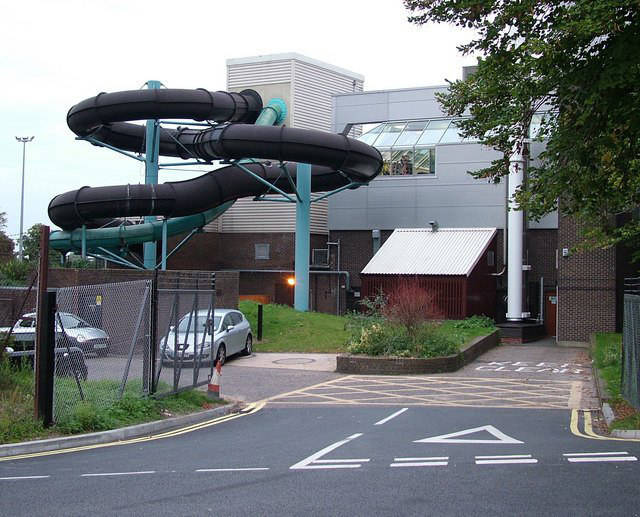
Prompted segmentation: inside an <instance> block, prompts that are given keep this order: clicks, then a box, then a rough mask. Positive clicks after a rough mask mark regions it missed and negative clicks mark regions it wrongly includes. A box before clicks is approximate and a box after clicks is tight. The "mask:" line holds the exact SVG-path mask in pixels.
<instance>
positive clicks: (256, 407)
mask: <svg viewBox="0 0 640 517" xmlns="http://www.w3.org/2000/svg"><path fill="white" fill-rule="evenodd" d="M265 404H266V403H265V402H254V403H252V404H249V405H248V406H247V407H246V408H245V409H243V410H242V411H240V412H239V413H230V414H228V415H223V416H221V417H217V418H214V419H212V420H205V421H204V422H200V423H197V424H193V425H189V426H186V427H181V428H178V429H174V430H173V431H167V432H165V433H160V434H154V435H148V436H141V437H139V438H130V439H127V440H120V441H115V442H107V443H97V444H93V445H79V446H77V447H69V448H67V449H55V450H51V451H42V452H32V453H27V454H17V455H15V456H4V457H2V458H0V462H3V461H13V460H22V459H26V458H37V457H40V456H53V455H56V454H67V453H69V452H79V451H87V450H92V449H102V448H104V447H115V446H118V445H129V444H132V443H140V442H147V441H153V440H160V439H162V438H170V437H172V436H179V435H181V434H185V433H190V432H192V431H197V430H199V429H204V428H206V427H211V426H213V425H218V424H221V423H223V422H228V421H230V420H235V419H236V418H240V417H243V416H247V415H251V414H253V413H256V412H257V411H260V410H261V409H262V408H263V407H264V406H265Z"/></svg>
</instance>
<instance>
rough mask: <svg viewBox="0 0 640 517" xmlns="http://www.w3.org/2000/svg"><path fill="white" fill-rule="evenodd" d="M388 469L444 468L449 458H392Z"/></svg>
mask: <svg viewBox="0 0 640 517" xmlns="http://www.w3.org/2000/svg"><path fill="white" fill-rule="evenodd" d="M393 461H394V463H392V464H391V465H389V466H390V467H446V466H447V465H449V456H432V457H429V458H393Z"/></svg>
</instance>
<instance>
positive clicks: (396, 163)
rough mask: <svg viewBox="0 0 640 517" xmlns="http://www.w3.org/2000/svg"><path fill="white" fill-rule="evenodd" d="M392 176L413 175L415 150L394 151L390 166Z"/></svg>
mask: <svg viewBox="0 0 640 517" xmlns="http://www.w3.org/2000/svg"><path fill="white" fill-rule="evenodd" d="M389 174H390V175H391V176H409V175H411V174H413V149H393V150H392V151H391V159H390V164H389Z"/></svg>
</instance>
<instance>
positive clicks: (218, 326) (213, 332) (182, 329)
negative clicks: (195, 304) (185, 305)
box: [160, 309, 253, 364]
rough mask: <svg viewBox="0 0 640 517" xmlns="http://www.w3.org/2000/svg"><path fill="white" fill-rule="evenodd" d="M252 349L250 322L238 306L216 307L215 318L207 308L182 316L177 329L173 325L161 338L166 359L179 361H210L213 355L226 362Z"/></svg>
mask: <svg viewBox="0 0 640 517" xmlns="http://www.w3.org/2000/svg"><path fill="white" fill-rule="evenodd" d="M212 342H213V353H212V352H211V344H212ZM194 344H195V346H194ZM252 349H253V336H252V334H251V325H250V324H249V322H248V321H247V318H245V317H244V314H242V313H241V312H240V311H238V310H235V309H216V310H215V311H214V313H213V318H210V314H209V311H208V310H206V309H203V310H199V311H196V312H190V313H188V314H185V315H184V316H182V318H180V321H179V323H178V330H177V332H176V329H175V328H174V327H173V326H172V327H170V328H169V333H168V334H167V335H166V336H164V337H163V338H162V339H161V340H160V352H161V355H162V357H163V359H164V360H169V361H176V362H178V361H185V362H191V361H193V360H194V358H195V359H197V360H199V361H207V360H208V359H210V358H211V357H214V358H215V359H217V360H218V361H220V364H224V363H225V361H226V360H227V357H229V356H232V355H235V354H238V353H241V354H243V355H251V352H252Z"/></svg>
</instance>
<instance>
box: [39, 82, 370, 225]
mask: <svg viewBox="0 0 640 517" xmlns="http://www.w3.org/2000/svg"><path fill="white" fill-rule="evenodd" d="M261 109H262V100H261V98H260V96H259V95H258V93H257V92H255V91H253V90H244V91H242V92H241V93H227V92H209V91H206V90H176V89H156V90H153V89H149V90H132V91H124V92H117V93H101V94H99V95H97V96H96V97H92V98H90V99H87V100H85V101H83V102H81V103H80V104H77V105H75V106H73V107H72V108H71V110H69V113H68V115H67V124H68V125H69V128H70V129H71V130H72V131H73V132H74V133H76V135H78V136H80V137H92V138H95V139H96V140H99V141H100V142H103V143H105V144H109V145H112V146H115V147H117V148H119V149H122V150H127V151H132V152H144V149H145V134H146V133H145V127H144V126H143V125H139V124H132V123H129V122H126V121H130V120H144V119H172V118H173V119H193V120H197V121H202V120H209V121H215V122H218V123H219V124H218V125H217V126H215V127H212V128H207V129H204V130H196V129H183V128H177V129H166V128H162V131H161V133H160V154H161V155H164V156H175V157H179V158H183V159H188V158H194V157H196V158H199V159H201V160H205V161H207V162H209V161H213V160H237V159H242V158H255V159H258V160H273V161H274V162H275V163H273V164H272V163H269V162H266V163H265V162H256V163H243V166H244V167H246V168H247V169H250V170H251V171H252V172H254V173H255V174H257V175H259V176H261V177H262V178H263V179H265V180H266V181H268V182H269V183H271V184H273V185H275V186H277V187H278V188H280V189H281V190H283V191H285V192H292V186H291V184H290V182H289V180H288V178H287V177H286V175H285V174H283V171H282V169H281V168H280V167H279V166H278V164H279V163H280V162H282V163H285V166H286V167H287V170H288V172H289V174H290V175H291V177H292V178H293V179H294V180H295V172H296V164H295V163H292V162H301V163H309V164H311V165H312V169H311V174H312V176H311V188H312V190H313V191H330V190H333V189H335V188H339V187H342V186H345V185H348V184H349V183H351V182H356V183H367V182H369V181H370V180H371V179H373V178H374V177H375V176H377V175H378V173H379V172H380V170H381V168H382V157H381V155H380V153H379V152H378V150H377V149H375V148H374V147H371V146H369V145H367V144H365V143H363V142H360V141H358V140H354V139H352V138H348V137H346V136H344V135H340V134H333V133H326V132H323V131H314V130H306V129H293V128H287V127H274V126H255V125H253V122H254V121H255V120H256V118H257V116H258V115H259V113H260V111H261ZM268 190H269V189H268V187H266V186H265V185H264V184H262V183H261V182H259V181H258V180H256V179H255V178H253V177H252V176H250V175H249V174H247V173H246V172H245V171H243V170H241V168H240V167H238V166H236V165H230V166H226V167H222V168H219V169H216V170H215V171H212V172H209V173H206V174H204V175H202V176H200V177H197V178H194V179H191V180H186V181H177V182H167V183H163V184H158V185H139V184H138V185H121V186H111V187H95V188H91V187H82V188H80V189H78V190H74V191H71V192H66V193H64V194H60V195H58V196H56V197H55V198H53V200H52V201H51V202H50V203H49V217H50V219H51V221H53V222H54V223H55V224H56V225H58V226H60V227H61V228H63V229H64V230H72V229H74V228H78V227H80V226H82V225H83V224H86V225H87V226H88V227H95V226H100V225H102V224H103V223H104V219H113V218H116V217H126V216H144V215H161V216H165V217H178V216H185V215H191V214H196V213H199V212H202V211H205V210H208V209H210V208H213V207H215V206H218V205H220V204H222V203H224V202H226V201H230V200H234V199H237V198H240V197H246V196H256V195H260V194H264V193H266V192H267V191H268Z"/></svg>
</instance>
